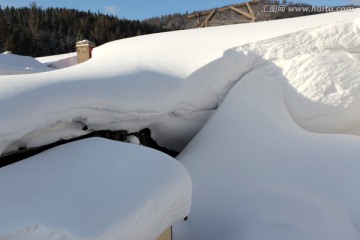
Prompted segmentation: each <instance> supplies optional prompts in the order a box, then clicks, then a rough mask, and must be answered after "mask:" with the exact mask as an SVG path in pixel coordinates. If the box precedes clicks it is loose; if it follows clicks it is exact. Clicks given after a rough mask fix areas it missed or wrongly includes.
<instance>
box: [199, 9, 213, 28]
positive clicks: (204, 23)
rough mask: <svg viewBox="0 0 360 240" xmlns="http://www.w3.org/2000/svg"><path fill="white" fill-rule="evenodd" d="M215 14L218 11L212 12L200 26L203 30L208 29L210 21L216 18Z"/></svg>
mask: <svg viewBox="0 0 360 240" xmlns="http://www.w3.org/2000/svg"><path fill="white" fill-rule="evenodd" d="M215 12H216V9H214V10H212V11H211V13H210V14H209V16H207V17H206V19H205V20H204V22H203V23H202V24H201V25H200V27H201V28H202V27H207V23H208V21H210V20H211V18H213V17H214V15H215Z"/></svg>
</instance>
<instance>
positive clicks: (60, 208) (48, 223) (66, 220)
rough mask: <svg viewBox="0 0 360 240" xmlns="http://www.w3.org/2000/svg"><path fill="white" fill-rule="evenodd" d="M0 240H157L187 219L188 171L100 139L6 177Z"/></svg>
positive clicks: (6, 172)
mask: <svg viewBox="0 0 360 240" xmlns="http://www.w3.org/2000/svg"><path fill="white" fill-rule="evenodd" d="M0 199H1V204H0V212H1V215H0V226H1V227H0V239H1V240H22V239H36V240H56V239H67V240H72V239H98V240H101V239H106V240H111V239H138V240H141V239H144V240H145V239H146V240H148V239H155V238H156V237H158V236H159V235H160V234H161V233H162V232H163V231H164V230H165V229H167V228H168V227H170V226H172V225H173V224H175V223H176V222H178V221H181V220H182V219H183V218H184V217H185V216H187V215H188V213H189V209H190V204H191V180H190V178H189V175H188V173H187V171H186V170H185V169H184V167H183V166H182V165H181V164H180V163H178V162H177V161H175V160H174V159H172V158H171V157H169V156H167V155H165V154H163V153H161V152H158V151H155V150H153V149H150V148H145V147H140V146H138V145H135V144H127V143H121V142H115V141H110V140H104V139H100V138H93V139H87V140H82V141H78V142H74V143H70V144H66V145H63V146H60V147H57V148H54V149H51V150H48V151H46V152H43V153H41V154H39V155H37V156H34V157H31V158H28V159H26V160H25V161H22V162H19V163H15V164H12V165H10V166H6V167H3V168H1V169H0Z"/></svg>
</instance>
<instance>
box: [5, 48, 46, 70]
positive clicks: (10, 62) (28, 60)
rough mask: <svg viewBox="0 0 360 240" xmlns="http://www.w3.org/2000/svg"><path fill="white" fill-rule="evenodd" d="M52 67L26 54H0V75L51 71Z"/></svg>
mask: <svg viewBox="0 0 360 240" xmlns="http://www.w3.org/2000/svg"><path fill="white" fill-rule="evenodd" d="M51 70H52V69H51V68H49V67H47V66H45V65H43V64H41V63H40V62H38V61H37V60H35V59H34V58H32V57H28V56H20V55H15V54H12V53H3V54H0V75H18V74H28V73H39V72H46V71H51Z"/></svg>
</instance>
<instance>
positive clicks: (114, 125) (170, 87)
mask: <svg viewBox="0 0 360 240" xmlns="http://www.w3.org/2000/svg"><path fill="white" fill-rule="evenodd" d="M356 17H360V11H359V10H356V11H354V12H347V13H344V12H341V13H329V14H321V15H316V16H310V17H301V18H293V19H286V20H278V21H271V22H259V23H251V24H240V25H233V26H222V27H213V28H207V29H195V30H188V31H177V32H169V33H163V34H153V35H147V36H141V37H135V38H130V39H124V40H119V41H114V42H111V43H108V44H105V45H102V46H100V47H97V48H95V49H94V51H93V58H92V59H91V60H89V61H87V62H85V63H82V64H79V65H75V66H72V67H69V68H65V69H60V70H57V71H51V72H45V73H39V74H35V75H34V74H32V75H26V76H2V77H0V112H1V113H6V114H2V115H1V116H0V153H4V152H8V151H11V150H14V149H16V148H17V147H20V146H25V147H26V146H28V143H29V142H28V141H29V140H28V139H29V136H34V135H35V136H36V135H38V133H39V132H41V134H42V141H40V142H43V141H44V140H45V141H46V135H47V134H49V139H48V142H53V141H55V140H56V133H54V131H53V129H58V125H60V126H73V123H80V125H87V126H88V127H89V129H90V130H97V129H111V130H119V129H126V130H129V131H130V132H134V131H138V130H140V129H142V128H145V127H148V128H150V129H151V130H152V134H153V137H154V138H155V139H156V141H157V142H158V143H159V144H160V145H162V146H165V147H168V148H171V149H174V150H181V149H182V148H183V147H184V146H185V145H186V144H187V143H188V142H189V141H190V140H191V139H192V138H193V137H194V135H195V134H196V133H197V132H198V131H199V129H200V128H201V127H202V126H203V125H204V123H205V122H206V121H207V119H208V118H209V117H210V116H211V114H212V113H213V112H214V111H213V110H214V109H216V108H217V106H218V104H219V102H220V101H221V100H222V98H223V96H225V95H226V94H227V92H228V91H229V90H230V89H231V87H232V86H233V85H234V84H235V83H236V82H237V81H238V80H239V79H241V77H242V74H243V73H245V72H246V71H245V69H248V67H249V66H251V63H250V61H251V60H250V59H251V58H247V57H245V56H243V55H240V54H238V53H237V52H236V51H233V50H231V51H226V50H227V49H229V48H232V47H236V46H239V45H242V44H245V43H249V42H253V41H256V40H262V39H267V38H271V37H277V36H280V35H283V34H289V33H293V32H296V31H299V30H303V29H309V28H313V27H319V26H321V25H324V24H331V25H329V26H328V27H327V28H328V29H334V30H331V31H330V32H329V33H327V35H326V36H327V38H325V37H322V36H319V37H321V41H320V40H319V41H317V42H316V44H315V47H316V48H318V51H321V49H328V48H329V46H328V45H329V44H331V42H332V41H334V42H336V40H338V39H340V38H341V39H342V42H343V43H344V44H345V46H346V44H353V43H355V44H357V43H356V42H357V40H356V39H353V36H354V34H356V32H357V31H358V27H357V26H358V25H356V24H354V20H348V21H345V23H344V22H342V23H338V22H341V21H344V20H346V19H355V18H356ZM338 25H339V26H340V25H341V26H343V25H346V26H345V27H344V29H343V30H342V31H343V33H345V32H346V34H345V36H340V35H339V32H338V31H337V30H336V29H337V28H339V27H338ZM347 26H348V27H347ZM340 28H341V27H340ZM321 29H323V28H321ZM306 31H314V32H316V31H319V30H318V28H314V29H312V30H306ZM320 31H323V30H320ZM304 34H305V33H304ZM304 34H303V35H301V34H300V35H299V34H297V35H296V36H305V35H306V34H305V35H304ZM309 35H310V37H311V34H309ZM306 36H307V35H306ZM311 38H313V36H312V37H311ZM289 39H290V41H291V42H289V43H288V46H287V47H288V48H289V49H290V53H289V54H293V57H291V56H290V57H288V56H282V55H279V54H280V53H281V51H280V50H279V49H278V48H276V47H274V48H271V49H273V50H274V52H273V53H272V54H273V55H274V56H276V57H279V58H281V57H284V61H283V62H282V63H281V64H282V65H281V66H280V65H279V66H280V67H281V68H283V69H284V71H287V70H286V69H289V70H288V72H286V74H287V77H289V78H290V77H291V76H290V75H292V74H293V75H295V74H294V72H291V69H292V70H293V71H294V68H291V67H290V66H291V64H292V61H295V60H296V61H297V62H296V63H299V64H302V65H301V66H298V67H299V69H301V67H303V68H305V69H304V70H306V71H307V69H310V70H309V71H308V72H311V71H315V70H314V69H316V70H318V68H316V66H314V64H313V65H311V64H308V62H309V61H310V60H309V59H307V58H310V56H303V55H301V54H303V53H304V54H305V53H306V52H308V50H309V49H307V48H306V45H303V43H305V42H306V41H305V42H301V41H303V40H304V39H299V40H297V39H291V38H288V40H289ZM332 39H333V40H332ZM284 41H285V40H284ZM279 44H280V43H278V45H279ZM279 46H282V45H281V44H280V45H279ZM295 46H296V49H298V50H296V49H294V48H292V47H295ZM338 47H339V48H338V53H335V52H334V53H333V54H335V55H332V56H331V57H336V56H337V54H338V55H339V56H340V55H341V54H342V55H341V56H342V57H343V58H345V59H347V60H349V59H350V57H349V56H350V55H352V56H355V57H356V56H357V55H356V52H355V53H352V52H350V50H349V48H345V50H344V51H343V49H342V48H341V47H342V45H341V44H340V45H339V46H338ZM271 49H269V51H270V52H271ZM354 49H356V45H354ZM275 51H278V53H276V52H275ZM295 54H299V56H297V57H299V58H302V59H296V57H295ZM324 54H325V53H324ZM347 54H350V55H349V56H348V55H347ZM310 55H311V54H310ZM323 57H324V58H325V59H326V54H325V55H324V56H323ZM301 60H302V61H301ZM323 60H324V59H323ZM279 61H280V62H281V59H279ZM324 61H325V60H324ZM352 61H355V60H352ZM340 63H343V62H340ZM276 64H278V63H276ZM279 64H280V63H279ZM324 64H325V65H324V68H325V67H326V68H329V69H330V68H333V66H335V65H336V66H337V63H335V62H333V63H331V64H327V63H326V62H325V63H324ZM343 65H344V63H343ZM296 69H297V68H295V70H296ZM356 70H357V67H356V66H355V64H353V65H352V68H351V69H350V70H348V69H344V71H345V73H344V74H345V75H344V76H348V75H349V74H352V73H353V72H354V71H356ZM324 71H325V70H324ZM347 71H349V72H350V73H346V72H347ZM316 79H320V77H319V78H316ZM348 80H349V81H350V80H351V79H348ZM289 81H291V84H292V85H293V86H295V87H297V82H295V81H303V79H297V80H296V78H295V77H294V79H293V80H292V79H289ZM319 81H320V80H319ZM328 81H330V82H331V78H330V77H329V78H328ZM339 81H345V80H344V78H339ZM351 81H352V80H351ZM316 84H317V83H313V86H312V87H311V86H310V84H309V91H310V90H311V89H316V86H317V85H316ZM318 85H321V84H320V83H319V84H318ZM337 85H338V84H337ZM337 85H334V87H333V89H336V86H337ZM296 91H298V89H296ZM314 91H318V90H314ZM331 91H332V90H331V87H330V88H329V92H331ZM334 91H335V90H334ZM292 92H294V91H292ZM345 92H346V91H345V90H344V91H339V93H342V94H340V95H339V96H340V97H341V96H342V95H343V94H345ZM284 94H288V93H287V92H285V93H284ZM346 94H347V93H346ZM350 95H352V97H353V98H356V94H355V93H351V94H350ZM64 96H66V97H64ZM306 97H308V96H307V95H306ZM289 99H290V97H289ZM290 100H291V99H290ZM294 101H296V100H294ZM311 101H313V99H311ZM311 101H310V102H311ZM318 101H319V102H321V101H322V97H321V96H320V97H319V98H318ZM354 101H355V100H354ZM291 104H293V105H294V107H293V109H297V106H295V105H301V104H303V103H302V102H301V103H300V102H295V103H291ZM288 105H290V102H289V104H288ZM341 106H343V105H341ZM288 107H289V109H291V108H292V107H291V106H288ZM304 108H305V107H304V106H300V107H299V109H304ZM338 109H341V107H339V108H338ZM289 111H290V112H292V116H295V117H296V116H297V115H296V110H289ZM351 114H352V113H351ZM351 114H350V115H351ZM24 116H26V117H24ZM299 118H301V116H300V117H299ZM310 118H311V116H310ZM314 118H315V117H314ZM347 119H350V117H348V118H347ZM312 120H313V119H312V118H311V119H310V120H309V121H308V122H310V123H311V121H312ZM299 122H300V123H301V122H302V123H304V125H306V121H302V120H301V121H299ZM315 122H316V120H315ZM318 125H319V124H318ZM320 125H321V127H322V126H323V125H322V124H320ZM325 125H326V124H325ZM306 127H307V128H309V129H311V127H312V126H310V127H309V126H306ZM351 127H353V126H346V127H344V128H346V132H349V133H354V131H353V129H352V128H351ZM311 130H313V131H319V132H322V131H323V132H326V131H325V130H326V129H325V130H324V129H321V128H320V129H318V128H315V127H314V128H312V129H311ZM58 132H59V131H58ZM68 133H69V134H68V136H64V135H62V136H59V137H58V139H61V138H68V137H70V136H74V135H81V134H82V132H81V131H80V130H79V129H77V130H76V131H72V130H69V131H68ZM84 134H85V133H84ZM54 137H55V138H54ZM32 146H35V145H34V144H32Z"/></svg>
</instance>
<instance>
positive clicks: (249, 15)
mask: <svg viewBox="0 0 360 240" xmlns="http://www.w3.org/2000/svg"><path fill="white" fill-rule="evenodd" d="M258 2H259V0H252V1H250V2H245V3H241V4H236V5H232V6H227V7H223V8H216V9H213V10H210V11H205V12H198V13H194V14H191V15H189V16H188V17H187V18H188V19H192V18H197V23H198V27H199V28H203V27H208V26H209V23H225V24H228V23H239V22H240V21H211V19H212V18H213V17H214V16H215V14H216V13H219V12H224V11H227V10H231V11H234V12H236V13H238V14H239V15H242V16H245V17H246V18H247V19H248V20H246V22H254V21H255V20H256V16H255V13H254V11H253V9H252V8H251V4H255V3H258ZM242 7H246V8H247V10H248V12H246V11H244V10H241V9H240V8H242ZM205 16H206V17H205ZM201 17H205V19H204V20H203V21H202V22H201V21H200V18H201Z"/></svg>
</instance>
